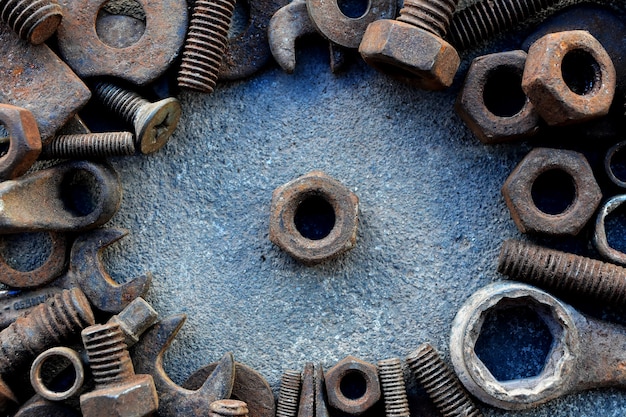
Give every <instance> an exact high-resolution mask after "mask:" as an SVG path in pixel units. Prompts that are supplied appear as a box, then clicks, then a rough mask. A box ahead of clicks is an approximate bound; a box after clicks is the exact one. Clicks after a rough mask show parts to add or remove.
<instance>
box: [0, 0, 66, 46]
mask: <svg viewBox="0 0 626 417" xmlns="http://www.w3.org/2000/svg"><path fill="white" fill-rule="evenodd" d="M62 16H63V12H62V10H61V6H59V4H58V3H56V2H54V1H52V0H0V19H2V21H4V22H5V23H6V24H8V25H9V26H10V27H11V28H12V29H13V30H14V31H15V32H16V33H17V34H18V36H19V37H20V38H22V39H24V40H27V41H29V42H32V43H34V44H39V43H42V42H43V41H45V40H46V39H48V38H49V37H50V36H51V35H52V34H53V33H54V32H55V31H56V28H57V27H58V25H59V23H61V18H62Z"/></svg>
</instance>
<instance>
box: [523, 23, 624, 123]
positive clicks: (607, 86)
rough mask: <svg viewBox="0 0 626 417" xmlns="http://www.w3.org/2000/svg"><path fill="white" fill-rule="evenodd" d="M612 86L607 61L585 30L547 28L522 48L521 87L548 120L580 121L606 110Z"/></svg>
mask: <svg viewBox="0 0 626 417" xmlns="http://www.w3.org/2000/svg"><path fill="white" fill-rule="evenodd" d="M615 86H616V73H615V67H614V66H613V61H611V57H610V56H609V54H608V53H607V52H606V50H605V49H604V48H603V47H602V45H601V44H600V42H598V41H597V40H596V39H595V38H594V37H593V36H591V35H590V34H589V32H586V31H583V30H573V31H568V32H557V33H552V34H549V35H546V36H544V37H542V38H540V39H539V40H537V41H536V42H535V43H534V44H532V45H531V47H530V49H529V50H528V59H527V60H526V67H525V68H524V75H523V77H522V88H523V89H524V92H525V93H526V95H527V96H528V98H529V99H530V101H531V102H532V103H533V104H534V105H535V108H536V109H537V112H538V113H539V115H540V116H541V117H542V118H543V119H544V120H545V121H546V123H548V124H549V125H553V126H562V125H567V124H573V123H580V122H584V121H588V120H591V119H595V118H598V117H601V116H604V115H606V114H607V113H608V112H609V108H610V107H611V103H612V102H613V96H614V94H615Z"/></svg>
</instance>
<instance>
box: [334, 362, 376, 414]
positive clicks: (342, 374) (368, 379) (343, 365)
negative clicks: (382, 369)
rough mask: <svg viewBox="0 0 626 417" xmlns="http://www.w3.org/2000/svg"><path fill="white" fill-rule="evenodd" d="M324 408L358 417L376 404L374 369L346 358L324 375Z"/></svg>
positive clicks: (373, 366) (374, 367)
mask: <svg viewBox="0 0 626 417" xmlns="http://www.w3.org/2000/svg"><path fill="white" fill-rule="evenodd" d="M325 380H326V392H327V396H328V404H329V405H330V406H331V407H333V408H335V409H337V410H340V411H343V412H344V413H348V414H350V415H355V416H358V415H360V414H363V413H364V412H365V411H367V410H368V409H369V408H370V407H372V406H373V405H374V404H376V403H377V402H378V400H380V396H381V391H380V382H379V378H378V369H376V366H375V365H373V364H371V363H368V362H364V361H362V360H360V359H357V358H355V357H353V356H347V357H345V358H344V359H342V360H341V361H339V362H338V363H337V364H336V365H335V366H333V367H332V368H330V369H329V370H328V372H326V376H325Z"/></svg>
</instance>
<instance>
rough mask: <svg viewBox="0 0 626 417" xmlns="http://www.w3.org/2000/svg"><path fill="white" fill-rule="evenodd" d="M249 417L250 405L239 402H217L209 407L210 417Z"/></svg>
mask: <svg viewBox="0 0 626 417" xmlns="http://www.w3.org/2000/svg"><path fill="white" fill-rule="evenodd" d="M222 416H223V417H231V416H235V417H248V404H246V403H245V402H243V401H239V400H217V401H213V402H212V403H211V404H210V405H209V417H222Z"/></svg>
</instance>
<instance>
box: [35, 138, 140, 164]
mask: <svg viewBox="0 0 626 417" xmlns="http://www.w3.org/2000/svg"><path fill="white" fill-rule="evenodd" d="M134 153H135V143H134V136H133V134H132V133H130V132H107V133H88V134H82V135H60V136H57V137H55V138H53V139H52V140H51V141H50V142H48V143H47V144H46V145H44V146H43V147H42V149H41V154H40V155H39V159H44V160H45V159H85V158H98V157H107V156H126V155H133V154H134Z"/></svg>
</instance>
